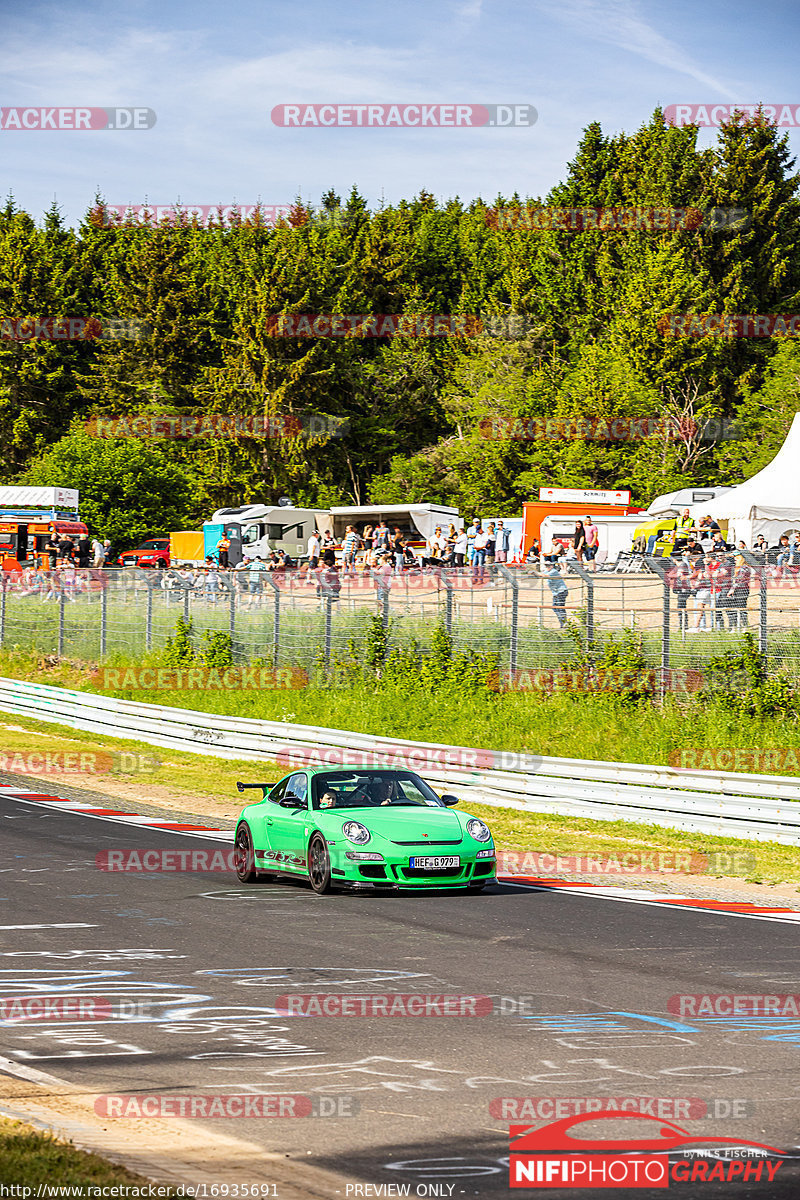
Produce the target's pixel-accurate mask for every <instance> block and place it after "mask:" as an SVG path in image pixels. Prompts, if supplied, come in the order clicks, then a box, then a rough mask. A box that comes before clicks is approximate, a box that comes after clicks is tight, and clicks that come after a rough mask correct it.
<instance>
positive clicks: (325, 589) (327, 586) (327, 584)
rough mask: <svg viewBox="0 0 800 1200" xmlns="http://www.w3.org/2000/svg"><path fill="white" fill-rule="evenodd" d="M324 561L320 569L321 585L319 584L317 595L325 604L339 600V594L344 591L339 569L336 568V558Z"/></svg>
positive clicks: (319, 578) (318, 575)
mask: <svg viewBox="0 0 800 1200" xmlns="http://www.w3.org/2000/svg"><path fill="white" fill-rule="evenodd" d="M332 557H333V561H332V562H331V559H330V558H324V559H323V565H322V566H321V567H320V569H319V572H318V574H317V578H318V580H319V583H318V584H317V595H318V596H319V598H320V600H322V601H323V603H324V602H325V601H326V600H328V599H329V600H331V601H336V600H338V599H339V593H340V592H341V590H342V581H341V579H340V578H339V569H338V567H337V566H336V557H335V556H332Z"/></svg>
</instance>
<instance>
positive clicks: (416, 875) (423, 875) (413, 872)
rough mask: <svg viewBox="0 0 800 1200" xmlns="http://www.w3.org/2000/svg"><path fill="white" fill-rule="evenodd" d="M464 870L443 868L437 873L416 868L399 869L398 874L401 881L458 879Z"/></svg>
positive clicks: (462, 867) (460, 868)
mask: <svg viewBox="0 0 800 1200" xmlns="http://www.w3.org/2000/svg"><path fill="white" fill-rule="evenodd" d="M464 870H465V868H464V866H460V867H443V868H442V869H441V870H439V871H423V870H422V869H421V868H418V867H400V870H399V874H400V875H401V876H402V877H403V879H460V878H461V876H462V875H463V874H464Z"/></svg>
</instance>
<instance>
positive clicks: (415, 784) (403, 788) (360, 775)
mask: <svg viewBox="0 0 800 1200" xmlns="http://www.w3.org/2000/svg"><path fill="white" fill-rule="evenodd" d="M313 783H314V786H313V790H312V795H313V803H314V808H323V809H324V808H379V807H382V806H384V805H387V806H388V805H393V806H394V805H397V806H419V805H424V806H427V807H432V808H444V807H445V806H444V805H443V804H442V802H441V800H440V799H439V797H438V796H437V795H436V793H435V792H434V791H433V790H432V788H430V787H428V785H427V783H425V781H424V779H420V777H419V775H415V774H414V772H413V771H368V770H367V771H361V770H349V771H348V770H341V771H325V772H323V773H320V774H319V775H315V776H314V779H313Z"/></svg>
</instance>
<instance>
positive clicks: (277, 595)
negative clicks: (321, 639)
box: [259, 571, 281, 671]
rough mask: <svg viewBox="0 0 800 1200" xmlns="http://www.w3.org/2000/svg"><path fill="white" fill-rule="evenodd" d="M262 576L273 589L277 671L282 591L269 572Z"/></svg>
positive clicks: (274, 641)
mask: <svg viewBox="0 0 800 1200" xmlns="http://www.w3.org/2000/svg"><path fill="white" fill-rule="evenodd" d="M261 575H266V577H267V583H268V584H269V585H270V586H271V588H272V668H273V670H275V671H277V669H278V652H279V649H280V644H281V589H280V588H279V587H278V585H277V583H276V582H275V580H274V579H273V578H272V576H271V575H270V573H269V572H268V571H260V572H259V576H261Z"/></svg>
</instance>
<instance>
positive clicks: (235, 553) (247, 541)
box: [203, 504, 332, 567]
mask: <svg viewBox="0 0 800 1200" xmlns="http://www.w3.org/2000/svg"><path fill="white" fill-rule="evenodd" d="M331 524H332V522H331V515H330V513H329V512H325V511H323V510H320V509H314V508H295V507H294V505H291V504H282V505H274V504H245V505H243V506H242V507H241V508H218V509H217V511H216V512H215V513H214V514H213V516H212V517H211V520H210V521H206V522H205V523H204V524H203V552H204V555H205V557H206V558H208V557H211V558H214V559H216V558H217V542H218V541H219V539H220V538H221V537H222V534H223V533H224V534H225V536H226V538H227V539H228V540H229V542H230V544H231V545H230V549H229V551H228V563H229V565H230V566H232V567H235V566H236V565H237V564H238V563H240V562H241V561H242V559H252V558H263V559H265V560H266V559H267V558H268V557H269V555H270V554H272V553H275V552H277V551H278V550H283V551H284V552H285V553H286V554H287V555H288V556H289V557H290V558H294V559H298V558H302V557H304V556H305V554H306V550H307V546H308V539H309V538H310V537H311V534H312V533H313V532H314V530H315V529H318V530H319V532H320V533H324V531H325V530H326V529H330V528H331Z"/></svg>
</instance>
